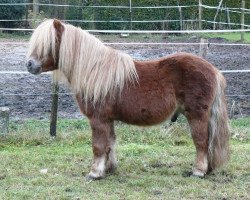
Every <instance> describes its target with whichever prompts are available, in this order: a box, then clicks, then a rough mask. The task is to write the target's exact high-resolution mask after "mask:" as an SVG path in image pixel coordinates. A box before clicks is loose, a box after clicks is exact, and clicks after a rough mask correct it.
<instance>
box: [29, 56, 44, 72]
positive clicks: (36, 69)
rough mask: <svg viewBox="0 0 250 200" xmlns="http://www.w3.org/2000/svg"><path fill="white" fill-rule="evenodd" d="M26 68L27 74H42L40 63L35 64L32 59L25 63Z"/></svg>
mask: <svg viewBox="0 0 250 200" xmlns="http://www.w3.org/2000/svg"><path fill="white" fill-rule="evenodd" d="M26 67H27V70H28V72H29V73H31V74H40V73H41V72H42V66H41V64H40V62H37V61H36V60H34V59H30V60H28V61H27V62H26Z"/></svg>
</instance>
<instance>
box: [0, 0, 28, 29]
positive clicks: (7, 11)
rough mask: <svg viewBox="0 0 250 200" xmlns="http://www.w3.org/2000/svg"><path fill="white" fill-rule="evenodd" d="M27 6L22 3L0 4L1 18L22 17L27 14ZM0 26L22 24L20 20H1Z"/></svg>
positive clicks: (6, 0)
mask: <svg viewBox="0 0 250 200" xmlns="http://www.w3.org/2000/svg"><path fill="white" fill-rule="evenodd" d="M23 2H24V1H22V0H0V3H2V4H3V3H9V4H10V3H23ZM25 11H26V7H25V6H22V5H7V6H5V5H1V6H0V20H13V19H21V18H22V17H23V15H24V14H25ZM0 26H1V27H4V28H13V27H17V26H20V22H14V21H13V22H12V21H8V22H0Z"/></svg>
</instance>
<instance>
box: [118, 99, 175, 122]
mask: <svg viewBox="0 0 250 200" xmlns="http://www.w3.org/2000/svg"><path fill="white" fill-rule="evenodd" d="M119 107H120V109H119V111H120V112H119V113H118V116H119V117H118V120H120V121H123V122H125V123H129V124H134V125H154V124H159V123H161V122H163V121H165V120H166V119H167V118H168V117H170V116H171V115H172V114H173V112H175V110H176V102H175V101H173V98H171V97H169V98H164V99H163V98H162V97H160V96H158V97H154V98H147V99H146V100H145V99H141V100H139V99H137V101H130V102H123V103H122V104H120V106H119Z"/></svg>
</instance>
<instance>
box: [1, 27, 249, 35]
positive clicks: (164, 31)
mask: <svg viewBox="0 0 250 200" xmlns="http://www.w3.org/2000/svg"><path fill="white" fill-rule="evenodd" d="M0 30H6V31H34V30H35V29H25V28H0ZM86 31H88V32H90V33H138V34H143V33H158V34H163V33H176V34H185V33H189V34H190V33H241V32H250V29H232V30H172V31H171V30H86Z"/></svg>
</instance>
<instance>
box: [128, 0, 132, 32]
mask: <svg viewBox="0 0 250 200" xmlns="http://www.w3.org/2000/svg"><path fill="white" fill-rule="evenodd" d="M129 17H130V30H132V29H133V25H132V20H133V13H132V1H131V0H129Z"/></svg>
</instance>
